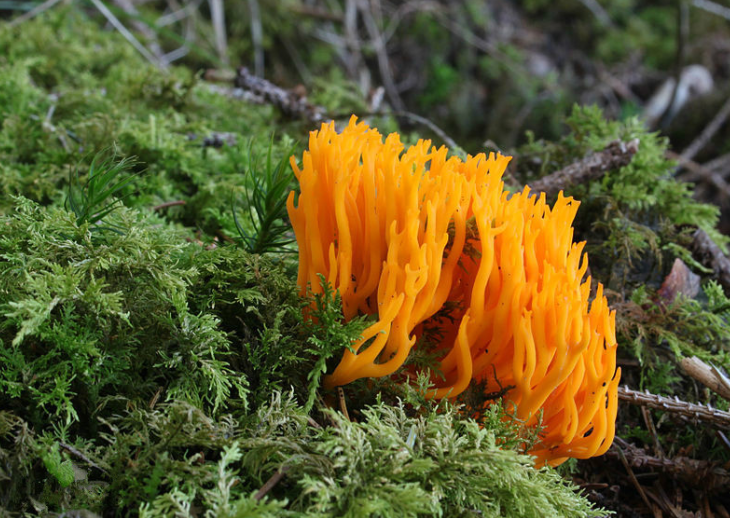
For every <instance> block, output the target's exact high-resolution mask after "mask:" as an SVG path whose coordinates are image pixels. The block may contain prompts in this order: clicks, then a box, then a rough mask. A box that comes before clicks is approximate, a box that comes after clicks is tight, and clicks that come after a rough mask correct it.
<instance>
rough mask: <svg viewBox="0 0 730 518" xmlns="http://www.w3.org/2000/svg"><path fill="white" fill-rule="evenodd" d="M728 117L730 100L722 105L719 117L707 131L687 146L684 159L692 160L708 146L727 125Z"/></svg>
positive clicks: (711, 123)
mask: <svg viewBox="0 0 730 518" xmlns="http://www.w3.org/2000/svg"><path fill="white" fill-rule="evenodd" d="M728 116H730V99H728V100H727V101H725V104H723V105H722V108H720V111H718V112H717V115H715V117H714V118H713V119H712V120H711V121H710V123H709V124H708V125H707V126H706V127H705V129H703V130H702V133H700V134H699V135H698V136H697V138H696V139H694V140H693V141H692V143H691V144H690V145H689V146H687V149H685V150H684V151H682V158H684V159H686V160H692V159H693V158H694V157H695V155H696V154H697V153H699V152H700V151H701V150H702V148H704V147H705V146H706V145H707V143H708V142H709V141H710V140H711V139H712V137H714V136H715V133H717V132H718V130H719V129H720V128H721V127H722V125H723V124H725V121H726V120H727V118H728Z"/></svg>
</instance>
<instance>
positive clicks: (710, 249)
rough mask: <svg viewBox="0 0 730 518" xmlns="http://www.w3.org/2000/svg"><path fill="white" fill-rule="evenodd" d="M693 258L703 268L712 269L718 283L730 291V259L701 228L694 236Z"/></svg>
mask: <svg viewBox="0 0 730 518" xmlns="http://www.w3.org/2000/svg"><path fill="white" fill-rule="evenodd" d="M692 256H693V257H694V258H695V259H697V261H699V262H700V264H702V265H703V266H705V267H707V268H710V269H712V270H713V271H714V272H715V277H716V278H717V280H718V282H719V283H720V284H722V286H723V287H724V288H725V289H726V290H730V259H728V258H727V256H726V255H725V253H724V252H723V251H722V249H721V248H720V247H719V246H717V245H716V244H715V242H714V241H713V240H712V238H710V236H708V235H707V232H705V231H704V230H702V229H701V228H700V229H697V230H696V231H695V233H694V234H692Z"/></svg>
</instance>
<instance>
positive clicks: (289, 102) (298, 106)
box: [235, 67, 325, 124]
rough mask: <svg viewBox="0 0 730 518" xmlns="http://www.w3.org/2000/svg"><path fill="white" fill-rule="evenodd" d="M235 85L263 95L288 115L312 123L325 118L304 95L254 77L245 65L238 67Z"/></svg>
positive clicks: (317, 107)
mask: <svg viewBox="0 0 730 518" xmlns="http://www.w3.org/2000/svg"><path fill="white" fill-rule="evenodd" d="M235 85H236V86H238V87H240V88H243V89H244V90H248V91H249V92H251V93H253V94H254V95H257V96H260V97H263V98H264V99H265V100H266V101H267V102H269V103H271V104H273V105H274V106H276V107H277V108H279V109H280V110H281V111H282V112H283V113H284V114H286V115H287V116H289V117H292V118H295V119H305V120H308V121H309V122H311V123H313V124H317V123H319V122H322V121H323V120H324V119H325V116H324V109H323V108H322V107H320V106H315V105H313V104H311V103H310V102H309V101H308V100H307V98H306V96H304V95H301V94H300V93H299V92H295V91H292V90H285V89H283V88H281V87H279V86H276V85H275V84H274V83H272V82H270V81H267V80H266V79H262V78H260V77H256V76H254V75H253V74H251V73H250V72H249V71H248V69H247V68H246V67H241V68H239V69H238V75H237V76H236V79H235Z"/></svg>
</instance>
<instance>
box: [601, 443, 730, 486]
mask: <svg viewBox="0 0 730 518" xmlns="http://www.w3.org/2000/svg"><path fill="white" fill-rule="evenodd" d="M622 454H623V458H624V459H625V460H626V461H627V463H628V464H629V465H630V466H631V467H632V468H635V469H645V468H650V469H657V470H659V471H662V472H664V473H667V474H670V475H673V476H676V477H677V478H679V479H681V480H682V481H683V482H684V483H685V484H687V485H690V486H692V487H701V488H703V489H705V490H707V491H714V490H722V489H724V488H726V487H728V484H730V472H728V471H727V470H726V469H723V468H722V467H721V466H720V465H718V464H717V463H715V462H708V461H705V460H696V459H690V458H688V457H674V458H666V459H660V458H658V457H653V456H651V455H647V453H646V451H644V450H643V449H641V448H637V447H636V446H634V445H633V444H629V443H628V442H626V441H625V440H623V439H621V438H620V437H616V438H615V439H614V443H613V446H612V448H611V449H610V450H608V452H606V454H605V455H606V457H608V458H613V459H615V458H618V459H619V460H621V457H622ZM622 463H623V461H622Z"/></svg>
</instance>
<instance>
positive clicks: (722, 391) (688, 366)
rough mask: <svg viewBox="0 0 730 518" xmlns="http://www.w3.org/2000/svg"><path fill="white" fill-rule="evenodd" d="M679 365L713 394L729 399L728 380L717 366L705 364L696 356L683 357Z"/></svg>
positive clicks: (729, 384) (729, 382) (729, 383)
mask: <svg viewBox="0 0 730 518" xmlns="http://www.w3.org/2000/svg"><path fill="white" fill-rule="evenodd" d="M679 365H680V366H681V367H682V370H683V371H684V372H686V373H687V374H688V375H689V376H691V377H692V378H694V379H696V380H697V381H699V382H700V383H702V384H703V385H704V386H706V387H707V388H709V389H710V390H711V391H713V392H714V393H715V394H717V395H719V396H721V397H723V398H725V399H727V400H728V401H730V380H728V379H727V378H726V377H725V376H724V375H723V374H722V373H721V372H720V371H719V370H718V369H717V367H715V366H710V365H707V364H706V363H705V362H703V361H702V360H700V359H699V358H697V357H696V356H693V357H692V358H683V359H682V361H681V362H680V364H679Z"/></svg>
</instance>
